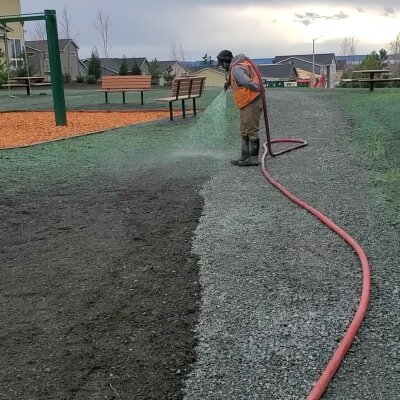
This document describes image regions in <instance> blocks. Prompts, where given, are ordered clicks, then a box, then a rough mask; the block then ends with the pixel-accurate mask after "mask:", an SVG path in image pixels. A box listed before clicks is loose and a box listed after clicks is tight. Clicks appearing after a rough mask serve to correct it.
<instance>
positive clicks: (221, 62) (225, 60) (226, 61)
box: [217, 50, 233, 71]
mask: <svg viewBox="0 0 400 400" xmlns="http://www.w3.org/2000/svg"><path fill="white" fill-rule="evenodd" d="M232 58H233V54H232V52H231V51H229V50H222V51H220V52H219V54H218V55H217V60H218V63H217V67H219V66H221V67H222V68H223V69H225V70H226V71H229V66H230V65H231V61H232Z"/></svg>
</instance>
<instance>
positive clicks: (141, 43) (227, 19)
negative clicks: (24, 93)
mask: <svg viewBox="0 0 400 400" xmlns="http://www.w3.org/2000/svg"><path fill="white" fill-rule="evenodd" d="M21 6H22V13H33V12H41V11H42V10H44V9H55V10H56V11H57V15H58V16H60V15H61V13H62V10H63V8H64V7H66V10H67V12H68V15H69V17H70V20H71V27H72V29H71V30H72V36H73V38H74V39H75V41H76V42H77V44H78V45H79V47H80V51H79V56H80V57H81V58H84V57H88V56H90V52H91V50H92V49H93V48H94V47H97V48H98V49H99V52H100V55H101V56H102V45H101V43H102V42H101V37H100V34H99V33H98V31H97V30H96V28H95V21H96V13H97V11H98V10H100V11H101V12H102V13H103V14H104V15H107V16H108V17H109V20H110V25H111V26H110V31H109V43H110V50H109V56H111V57H122V56H123V55H125V56H126V57H147V58H148V59H149V60H151V59H153V58H155V57H156V58H157V59H158V60H169V59H171V46H173V44H175V47H176V48H177V49H179V48H180V47H182V49H183V54H184V58H185V60H186V61H194V60H200V59H201V58H202V57H203V56H204V55H205V54H208V55H209V56H212V58H213V59H215V56H216V55H217V54H218V53H219V51H220V50H222V49H229V50H231V51H232V52H233V54H238V53H245V54H246V55H247V56H249V57H252V58H263V57H274V56H277V55H289V54H310V53H312V46H313V39H315V40H314V44H315V52H316V53H331V52H332V53H336V55H341V44H342V42H343V40H344V38H345V37H349V38H350V37H352V38H354V39H355V44H356V50H357V51H356V52H357V54H369V53H371V52H372V51H373V50H375V51H377V52H378V51H379V50H380V49H381V48H385V49H387V50H388V44H389V42H391V41H393V40H395V38H396V36H397V35H398V34H399V33H400V1H399V0H381V1H376V0H353V1H344V0H343V1H342V0H335V1H334V2H333V1H332V0H330V1H307V0H303V1H286V0H257V1H253V0H247V1H246V0H241V1H239V0H180V1H178V0H168V1H165V0H151V1H150V0H147V1H146V0H141V1H138V0H113V1H112V0H21ZM25 30H26V39H30V38H32V37H31V36H32V32H33V31H34V23H33V22H29V23H26V24H25Z"/></svg>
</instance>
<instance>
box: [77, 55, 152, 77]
mask: <svg viewBox="0 0 400 400" xmlns="http://www.w3.org/2000/svg"><path fill="white" fill-rule="evenodd" d="M125 60H126V63H127V65H128V71H129V72H130V71H131V70H132V67H133V66H134V64H136V65H137V66H138V67H139V69H140V71H141V72H142V75H149V74H150V64H149V62H148V61H147V58H146V57H138V58H125ZM123 61H124V59H123V58H100V67H101V68H100V71H101V73H100V77H102V76H112V75H118V74H119V71H120V68H121V65H122V63H123ZM81 62H82V65H84V68H85V73H84V75H87V70H88V68H89V63H90V58H85V59H83V60H81Z"/></svg>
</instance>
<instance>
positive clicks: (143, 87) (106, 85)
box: [100, 75, 151, 105]
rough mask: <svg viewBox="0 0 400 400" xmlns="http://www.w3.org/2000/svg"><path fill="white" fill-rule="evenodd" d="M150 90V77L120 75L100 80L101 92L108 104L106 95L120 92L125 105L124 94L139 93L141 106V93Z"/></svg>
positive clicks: (104, 77)
mask: <svg viewBox="0 0 400 400" xmlns="http://www.w3.org/2000/svg"><path fill="white" fill-rule="evenodd" d="M150 89H151V76H150V75H122V76H103V78H102V80H101V89H100V91H101V92H104V94H105V96H106V103H108V93H110V92H122V101H123V103H124V104H125V103H126V99H125V93H126V92H140V97H141V104H142V105H143V92H145V91H148V90H150Z"/></svg>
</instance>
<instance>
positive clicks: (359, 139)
mask: <svg viewBox="0 0 400 400" xmlns="http://www.w3.org/2000/svg"><path fill="white" fill-rule="evenodd" d="M335 98H336V100H337V101H338V102H339V104H340V107H341V109H342V111H343V112H344V114H345V115H346V116H347V117H348V118H349V119H350V122H351V125H352V130H351V132H349V142H350V141H351V143H352V144H353V145H355V146H356V147H357V150H358V151H360V152H362V153H363V154H364V155H365V156H366V157H367V158H368V159H369V168H370V172H372V174H371V177H372V179H373V182H371V184H373V185H375V186H376V188H377V190H378V192H380V193H381V194H382V195H383V198H384V200H385V201H386V202H388V205H389V208H390V209H393V210H394V212H395V217H394V218H395V221H394V222H395V223H400V112H399V110H400V93H399V91H398V90H396V89H380V90H376V91H374V92H372V93H368V92H365V91H359V90H337V91H335Z"/></svg>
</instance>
